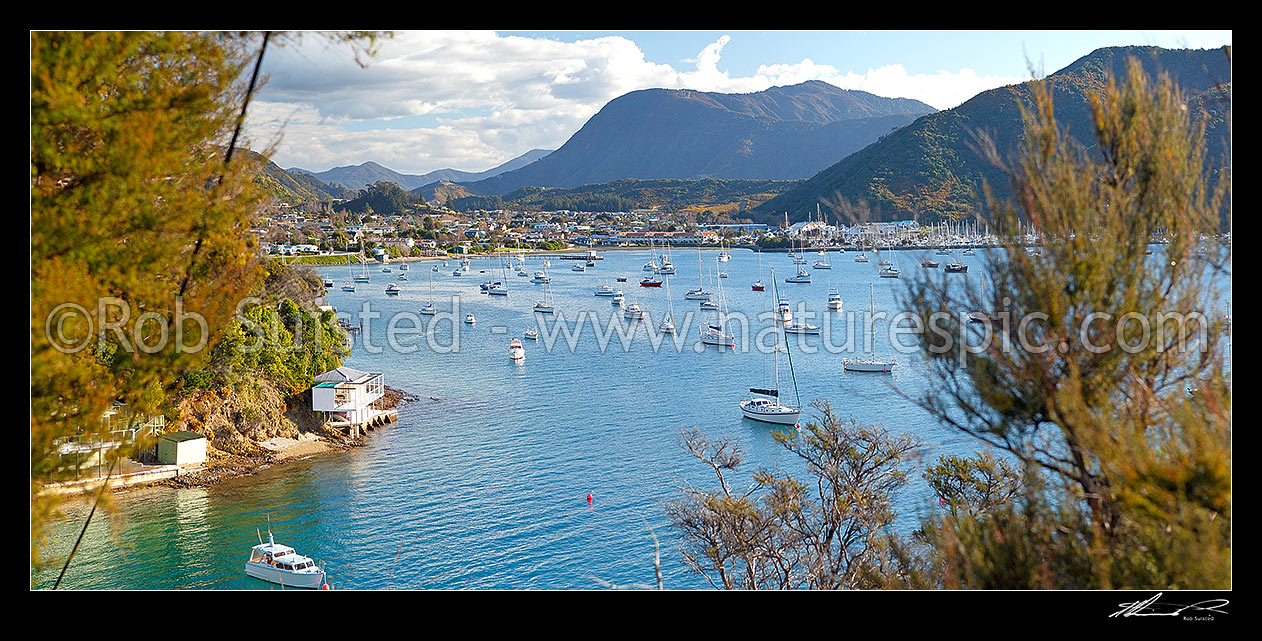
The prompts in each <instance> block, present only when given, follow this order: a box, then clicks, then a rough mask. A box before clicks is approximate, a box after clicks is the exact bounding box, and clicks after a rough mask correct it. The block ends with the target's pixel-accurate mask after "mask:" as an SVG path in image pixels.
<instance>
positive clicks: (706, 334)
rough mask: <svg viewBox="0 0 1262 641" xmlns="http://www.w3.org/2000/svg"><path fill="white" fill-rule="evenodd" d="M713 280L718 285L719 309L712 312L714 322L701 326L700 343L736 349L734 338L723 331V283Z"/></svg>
mask: <svg viewBox="0 0 1262 641" xmlns="http://www.w3.org/2000/svg"><path fill="white" fill-rule="evenodd" d="M715 280H716V282H718V283H719V288H718V292H719V307H718V308H717V309H715V310H714V322H712V323H709V324H707V325H701V327H700V331H701V342H702V343H704V344H706V345H717V346H719V347H731V348H733V349H734V348H735V347H736V337H735V336H734V335H732V334H729V333H727V330H726V329H725V327H726V319H725V318H724V317H725V316H726V314H725V311H724V309H723V308H724V306H725V305H724V303H725V302H726V301H725V300H724V298H723V282H722V281H719V280H718V279H715Z"/></svg>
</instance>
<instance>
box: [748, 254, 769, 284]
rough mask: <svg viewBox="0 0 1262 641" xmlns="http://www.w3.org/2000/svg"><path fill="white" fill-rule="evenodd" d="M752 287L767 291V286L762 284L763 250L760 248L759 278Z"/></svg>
mask: <svg viewBox="0 0 1262 641" xmlns="http://www.w3.org/2000/svg"><path fill="white" fill-rule="evenodd" d="M750 288H751V289H753V290H754V291H756V292H763V291H767V288H766V286H764V285H763V284H762V250H761V249H760V250H758V280H756V281H754V284H753V285H750Z"/></svg>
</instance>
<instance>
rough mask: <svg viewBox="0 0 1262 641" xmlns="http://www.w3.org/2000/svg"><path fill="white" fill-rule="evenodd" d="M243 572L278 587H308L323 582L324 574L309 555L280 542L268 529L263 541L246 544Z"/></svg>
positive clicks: (315, 587)
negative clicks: (246, 555)
mask: <svg viewBox="0 0 1262 641" xmlns="http://www.w3.org/2000/svg"><path fill="white" fill-rule="evenodd" d="M261 539H262V537H260V540H261ZM245 573H246V574H247V575H249V576H252V577H254V578H256V579H262V580H264V581H267V582H269V583H275V584H277V585H280V586H281V587H285V588H307V589H311V590H318V589H319V588H320V587H321V586H323V585H324V577H325V574H324V569H323V568H321V567H320V566H319V565H317V564H316V562H315V561H314V560H312V559H311V557H306V556H303V555H301V554H298V553H297V552H295V551H294V549H293V548H291V547H289V546H288V545H280V544H279V543H277V542H276V539H275V538H274V537H273V536H272V533H271V531H268V533H267V543H259V544H258V545H256V546H254V547H252V548H250V558H249V559H248V560H247V561H246V562H245Z"/></svg>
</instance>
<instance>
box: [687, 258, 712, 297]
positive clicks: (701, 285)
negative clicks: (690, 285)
mask: <svg viewBox="0 0 1262 641" xmlns="http://www.w3.org/2000/svg"><path fill="white" fill-rule="evenodd" d="M709 299H710V292H707V291H706V290H705V280H704V273H703V272H702V271H701V248H700V247H697V288H696V289H694V290H692V291H690V292H688V293H686V294H684V300H709Z"/></svg>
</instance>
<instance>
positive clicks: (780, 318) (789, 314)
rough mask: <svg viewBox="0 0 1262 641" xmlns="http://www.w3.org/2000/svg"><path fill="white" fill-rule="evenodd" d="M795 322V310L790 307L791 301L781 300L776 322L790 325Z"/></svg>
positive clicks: (777, 305) (777, 309) (777, 307)
mask: <svg viewBox="0 0 1262 641" xmlns="http://www.w3.org/2000/svg"><path fill="white" fill-rule="evenodd" d="M791 320H793V308H792V307H790V306H789V301H788V300H786V299H784V298H781V299H780V302H779V303H777V304H776V322H777V323H788V322H789V321H791Z"/></svg>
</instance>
